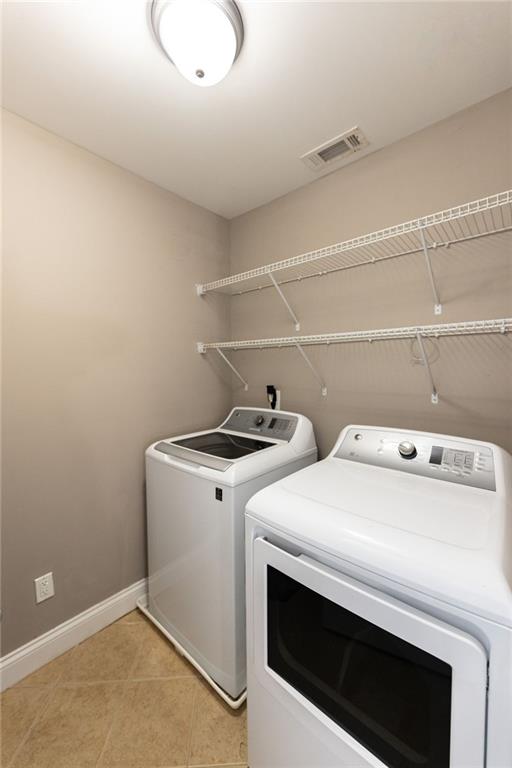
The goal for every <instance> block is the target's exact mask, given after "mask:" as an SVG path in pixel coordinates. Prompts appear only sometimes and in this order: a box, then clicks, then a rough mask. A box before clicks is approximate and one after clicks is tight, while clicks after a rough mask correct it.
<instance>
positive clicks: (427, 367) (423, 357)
mask: <svg viewBox="0 0 512 768" xmlns="http://www.w3.org/2000/svg"><path fill="white" fill-rule="evenodd" d="M416 340H417V342H418V347H419V348H420V355H421V364H422V365H424V366H425V370H426V371H427V376H428V380H429V382H430V386H431V388H432V394H431V395H430V402H431V403H432V405H438V403H439V394H438V392H437V389H436V385H435V383H434V378H433V376H432V371H431V370H430V363H429V361H428V357H427V353H426V352H425V347H424V345H423V339H422V337H421V333H420V332H419V331H418V332H417V333H416Z"/></svg>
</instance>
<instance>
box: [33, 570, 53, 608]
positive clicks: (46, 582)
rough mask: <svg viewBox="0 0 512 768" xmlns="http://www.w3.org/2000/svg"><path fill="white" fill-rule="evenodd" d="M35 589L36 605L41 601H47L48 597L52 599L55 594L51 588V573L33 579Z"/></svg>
mask: <svg viewBox="0 0 512 768" xmlns="http://www.w3.org/2000/svg"><path fill="white" fill-rule="evenodd" d="M34 584H35V587H36V603H42V602H43V600H48V598H49V597H53V596H54V594H55V587H54V586H53V573H52V572H51V571H50V573H45V574H44V576H39V578H37V579H34Z"/></svg>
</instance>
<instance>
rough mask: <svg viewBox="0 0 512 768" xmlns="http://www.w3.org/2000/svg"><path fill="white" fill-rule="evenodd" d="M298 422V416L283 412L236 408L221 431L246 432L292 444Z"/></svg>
mask: <svg viewBox="0 0 512 768" xmlns="http://www.w3.org/2000/svg"><path fill="white" fill-rule="evenodd" d="M297 422H298V418H297V416H290V414H288V413H283V412H282V411H267V410H260V411H258V410H256V409H254V410H253V409H250V410H246V409H244V408H235V410H234V411H233V413H231V414H230V416H229V418H228V419H227V420H226V421H225V422H224V424H222V425H221V429H232V430H233V431H234V432H246V433H247V434H249V435H260V436H261V437H270V438H275V439H276V440H286V441H287V442H290V440H291V439H292V437H293V435H294V434H295V430H296V428H297Z"/></svg>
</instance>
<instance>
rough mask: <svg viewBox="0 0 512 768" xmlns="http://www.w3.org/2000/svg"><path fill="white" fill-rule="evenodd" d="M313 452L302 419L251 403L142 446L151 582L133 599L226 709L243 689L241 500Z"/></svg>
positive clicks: (239, 699) (235, 702) (313, 458)
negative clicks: (212, 422) (213, 422)
mask: <svg viewBox="0 0 512 768" xmlns="http://www.w3.org/2000/svg"><path fill="white" fill-rule="evenodd" d="M316 458H317V449H316V444H315V438H314V433H313V427H312V425H311V422H310V421H309V419H307V418H306V417H305V416H301V415H300V414H296V413H288V412H286V411H274V410H268V409H254V408H234V409H233V410H232V411H231V413H230V414H229V416H228V417H227V419H226V420H225V421H224V422H223V423H222V424H221V426H220V427H218V428H217V429H213V430H212V429H210V430H205V431H202V432H196V433H193V434H188V435H181V436H179V437H173V438H169V439H166V440H161V441H159V442H157V443H154V444H153V445H151V446H150V447H149V448H148V449H147V451H146V488H147V535H148V576H149V579H148V582H149V587H148V599H147V601H143V602H141V604H140V607H141V608H142V609H143V610H144V611H145V612H146V613H147V615H148V616H149V618H150V619H151V620H152V621H153V622H154V623H155V624H156V625H157V626H158V627H159V628H160V629H161V630H162V631H163V632H164V633H165V634H166V636H167V637H168V638H169V639H170V640H171V641H172V642H173V643H174V644H175V646H176V647H177V648H178V650H180V651H181V652H182V653H183V654H184V655H185V656H186V657H187V658H188V659H189V660H190V661H191V663H192V664H193V665H194V666H195V667H196V668H197V669H198V670H199V671H200V673H201V674H202V675H203V676H204V677H205V679H206V680H207V681H208V682H209V683H210V684H211V685H212V686H213V687H214V688H215V690H216V691H217V692H218V693H219V694H220V695H221V696H222V697H223V698H224V700H225V701H227V703H228V704H230V706H232V707H237V706H239V705H240V704H241V703H242V701H243V700H244V699H245V688H246V652H245V563H244V508H245V505H246V503H247V501H248V500H249V498H250V497H251V496H252V495H253V494H254V493H256V491H258V490H260V489H261V488H263V487H264V486H267V485H269V484H270V483H273V482H275V481H276V480H279V479H280V478H282V477H285V476H286V475H289V474H290V473H292V472H295V471H297V470H299V469H301V468H303V467H305V466H307V465H308V464H311V463H312V462H314V461H316Z"/></svg>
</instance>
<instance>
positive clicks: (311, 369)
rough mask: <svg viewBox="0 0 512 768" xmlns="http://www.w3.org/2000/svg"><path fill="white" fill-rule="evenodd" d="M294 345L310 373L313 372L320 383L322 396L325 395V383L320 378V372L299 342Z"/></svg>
mask: <svg viewBox="0 0 512 768" xmlns="http://www.w3.org/2000/svg"><path fill="white" fill-rule="evenodd" d="M295 346H296V347H297V349H298V351H299V353H300V354H301V355H302V359H303V360H304V362H305V363H306V365H307V366H308V368H309V369H310V371H312V373H313V374H314V376H315V378H316V379H317V381H318V382H319V384H320V391H321V392H322V397H327V385H326V384H325V382H324V380H323V379H322V377H321V376H320V374H319V373H318V371H317V370H316V368H315V366H314V365H313V363H312V362H311V360H310V359H309V357H308V356H307V355H306V353H305V352H304V350H303V348H302V346H301V345H300V344H295Z"/></svg>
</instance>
